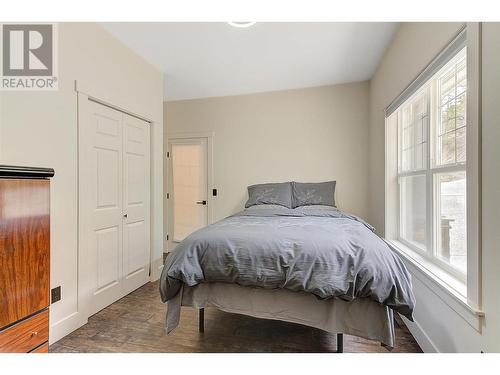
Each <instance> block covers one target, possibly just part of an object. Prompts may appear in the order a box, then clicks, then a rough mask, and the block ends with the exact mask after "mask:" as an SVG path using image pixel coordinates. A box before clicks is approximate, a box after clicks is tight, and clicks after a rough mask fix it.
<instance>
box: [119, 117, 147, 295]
mask: <svg viewBox="0 0 500 375" xmlns="http://www.w3.org/2000/svg"><path fill="white" fill-rule="evenodd" d="M123 140H124V142H123V180H124V183H123V211H124V221H123V224H124V226H123V276H124V285H123V287H124V293H125V294H127V293H130V292H131V291H133V290H135V289H137V288H138V287H140V286H141V285H144V284H145V283H146V282H148V280H149V265H150V228H149V210H150V204H149V193H150V192H149V181H150V166H149V163H150V161H149V155H150V150H149V145H150V138H149V124H148V123H146V122H145V121H142V120H139V119H137V118H135V117H132V116H129V115H126V114H124V115H123Z"/></svg>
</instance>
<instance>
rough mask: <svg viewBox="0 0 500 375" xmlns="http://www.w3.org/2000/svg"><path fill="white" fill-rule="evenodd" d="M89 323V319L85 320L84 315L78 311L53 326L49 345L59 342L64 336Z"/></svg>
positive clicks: (50, 331)
mask: <svg viewBox="0 0 500 375" xmlns="http://www.w3.org/2000/svg"><path fill="white" fill-rule="evenodd" d="M87 322H88V319H84V318H83V316H82V314H81V313H80V312H78V311H76V312H74V313H73V314H70V315H68V316H67V317H66V318H63V319H61V320H59V321H58V322H56V323H54V324H52V325H51V326H50V330H49V345H50V344H53V343H55V342H57V341H59V340H60V339H62V338H63V337H64V336H66V335H68V334H70V333H71V332H73V331H74V330H76V329H78V328H80V327H81V326H83V325H84V324H87Z"/></svg>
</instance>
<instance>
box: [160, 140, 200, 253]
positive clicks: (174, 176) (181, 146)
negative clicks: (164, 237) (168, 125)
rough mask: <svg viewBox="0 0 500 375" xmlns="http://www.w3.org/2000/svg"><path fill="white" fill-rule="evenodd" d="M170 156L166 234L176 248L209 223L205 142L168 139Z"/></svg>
mask: <svg viewBox="0 0 500 375" xmlns="http://www.w3.org/2000/svg"><path fill="white" fill-rule="evenodd" d="M169 153H170V168H169V171H170V173H169V180H170V189H169V190H170V192H169V195H170V198H169V199H170V200H169V203H170V204H169V218H170V220H169V222H170V230H169V233H170V234H171V240H172V242H173V246H175V244H176V243H177V242H180V241H182V240H183V239H184V238H186V237H187V236H188V235H190V234H191V233H193V232H194V231H196V230H197V229H200V228H202V227H204V226H206V225H207V223H208V154H207V139H206V138H185V139H176V140H171V141H170V142H169ZM173 246H172V247H173ZM172 247H169V248H172Z"/></svg>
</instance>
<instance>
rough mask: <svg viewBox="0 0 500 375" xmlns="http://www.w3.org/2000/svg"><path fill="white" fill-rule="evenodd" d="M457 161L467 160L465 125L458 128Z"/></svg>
mask: <svg viewBox="0 0 500 375" xmlns="http://www.w3.org/2000/svg"><path fill="white" fill-rule="evenodd" d="M456 142H457V146H456V148H457V162H464V161H465V155H466V151H465V127H463V128H460V129H457V139H456Z"/></svg>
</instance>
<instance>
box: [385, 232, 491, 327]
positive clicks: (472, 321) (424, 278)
mask: <svg viewBox="0 0 500 375" xmlns="http://www.w3.org/2000/svg"><path fill="white" fill-rule="evenodd" d="M386 241H387V242H388V243H389V244H390V245H391V246H392V248H393V249H394V250H395V251H396V252H397V253H398V255H400V256H401V257H402V258H403V260H404V262H405V265H406V266H407V268H408V270H409V271H410V272H411V274H412V275H413V277H415V278H417V279H418V280H419V281H420V282H422V283H423V284H424V285H425V286H427V287H428V288H429V289H430V290H431V291H432V292H433V293H435V294H436V295H437V296H438V297H439V298H440V299H441V300H442V301H443V302H444V303H446V304H447V305H448V306H449V307H450V308H451V309H453V310H454V311H455V312H456V313H457V314H459V315H460V316H461V317H462V318H463V319H464V320H465V321H466V322H467V323H468V324H469V325H470V326H472V327H473V328H474V329H475V330H477V331H478V332H481V320H482V317H484V312H483V311H481V310H479V309H477V308H476V307H474V306H471V305H470V304H469V303H468V301H467V285H466V284H465V283H464V282H463V281H461V280H459V279H457V278H455V277H454V276H452V275H450V274H449V273H447V272H446V271H444V270H442V269H441V268H440V267H438V266H437V265H435V264H434V263H432V262H430V261H429V260H427V259H426V258H424V257H423V256H422V255H420V254H418V253H417V252H415V251H414V250H412V249H410V248H409V247H408V246H406V245H404V244H403V243H401V242H399V241H395V240H386ZM417 304H418V301H417Z"/></svg>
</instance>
